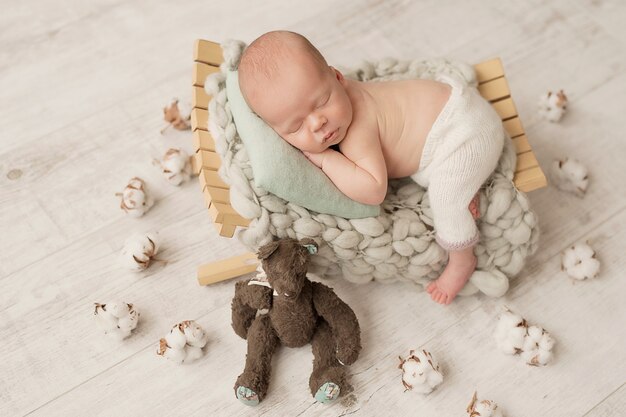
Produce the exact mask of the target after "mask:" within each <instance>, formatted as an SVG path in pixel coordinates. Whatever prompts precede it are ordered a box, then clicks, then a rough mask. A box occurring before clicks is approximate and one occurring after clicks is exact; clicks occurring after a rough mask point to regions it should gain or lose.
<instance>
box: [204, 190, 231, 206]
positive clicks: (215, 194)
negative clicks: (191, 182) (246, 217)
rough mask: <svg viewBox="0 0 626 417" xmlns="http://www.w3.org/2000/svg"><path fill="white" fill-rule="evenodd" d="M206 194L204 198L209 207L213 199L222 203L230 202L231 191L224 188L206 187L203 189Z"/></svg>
mask: <svg viewBox="0 0 626 417" xmlns="http://www.w3.org/2000/svg"><path fill="white" fill-rule="evenodd" d="M202 193H203V194H204V200H205V201H206V203H207V207H208V206H209V204H210V203H211V201H215V202H216V203H222V204H230V191H229V190H225V189H223V188H215V187H205V188H204V190H202Z"/></svg>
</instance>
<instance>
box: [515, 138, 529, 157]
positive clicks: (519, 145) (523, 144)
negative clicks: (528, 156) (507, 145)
mask: <svg viewBox="0 0 626 417" xmlns="http://www.w3.org/2000/svg"><path fill="white" fill-rule="evenodd" d="M511 140H512V141H513V144H514V145H515V153H517V154H520V153H524V152H528V151H531V150H532V148H531V147H530V144H529V143H528V138H527V137H526V135H522V136H518V137H516V138H513V139H511Z"/></svg>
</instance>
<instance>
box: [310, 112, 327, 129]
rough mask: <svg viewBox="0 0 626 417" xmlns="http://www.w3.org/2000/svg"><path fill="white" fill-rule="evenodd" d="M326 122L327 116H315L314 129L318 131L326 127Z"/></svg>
mask: <svg viewBox="0 0 626 417" xmlns="http://www.w3.org/2000/svg"><path fill="white" fill-rule="evenodd" d="M326 122H327V120H326V118H325V117H324V116H322V115H318V116H313V131H314V132H317V131H318V130H320V129H321V128H322V127H324V125H325V124H326Z"/></svg>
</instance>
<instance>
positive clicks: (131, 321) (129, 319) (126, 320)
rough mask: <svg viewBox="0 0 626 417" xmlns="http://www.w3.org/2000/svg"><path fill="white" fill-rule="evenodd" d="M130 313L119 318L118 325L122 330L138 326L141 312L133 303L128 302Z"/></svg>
mask: <svg viewBox="0 0 626 417" xmlns="http://www.w3.org/2000/svg"><path fill="white" fill-rule="evenodd" d="M128 308H129V311H128V314H127V315H126V317H122V318H121V319H119V322H118V324H117V325H118V326H119V327H120V329H122V330H129V331H130V330H134V329H135V328H136V327H137V323H138V321H139V312H138V311H137V310H136V309H135V308H134V307H133V305H132V304H128Z"/></svg>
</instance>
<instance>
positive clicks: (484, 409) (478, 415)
mask: <svg viewBox="0 0 626 417" xmlns="http://www.w3.org/2000/svg"><path fill="white" fill-rule="evenodd" d="M466 411H467V414H469V417H503V415H502V411H501V410H500V409H499V408H498V405H497V404H496V403H495V402H494V401H491V400H481V401H478V398H477V397H476V392H474V395H473V396H472V401H471V402H470V404H469V405H468V406H467V409H466Z"/></svg>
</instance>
